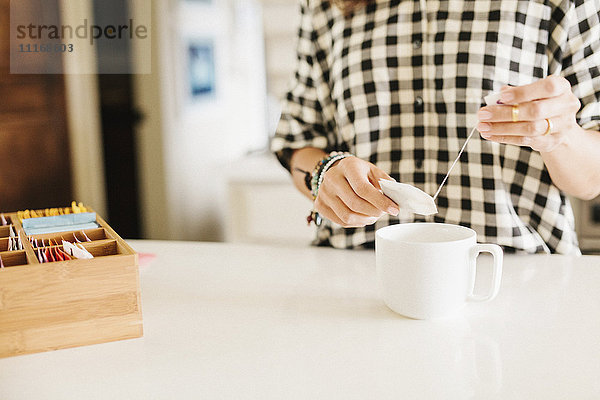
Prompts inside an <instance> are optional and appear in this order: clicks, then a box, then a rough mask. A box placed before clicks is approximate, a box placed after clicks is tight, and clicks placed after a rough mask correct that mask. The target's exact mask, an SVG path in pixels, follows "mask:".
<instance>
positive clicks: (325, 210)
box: [315, 199, 344, 225]
mask: <svg viewBox="0 0 600 400" xmlns="http://www.w3.org/2000/svg"><path fill="white" fill-rule="evenodd" d="M315 210H316V211H317V212H318V213H319V215H320V216H321V217H322V218H326V219H328V220H330V221H331V222H334V223H336V224H338V225H344V222H343V221H342V220H341V219H340V218H339V217H338V216H337V215H336V213H335V212H334V211H333V210H332V209H331V207H329V206H327V205H326V204H323V203H322V202H319V201H318V199H317V201H315Z"/></svg>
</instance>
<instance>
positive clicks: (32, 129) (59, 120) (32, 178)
mask: <svg viewBox="0 0 600 400" xmlns="http://www.w3.org/2000/svg"><path fill="white" fill-rule="evenodd" d="M28 1H31V0H19V2H18V3H17V4H24V3H26V2H28ZM47 1H48V2H50V3H54V4H55V5H56V7H58V4H57V3H58V2H57V0H47ZM9 22H10V0H0V210H1V211H15V210H20V209H24V208H40V207H42V208H46V207H51V206H65V205H67V204H69V203H70V201H71V200H72V199H71V173H70V161H69V141H68V132H67V125H66V108H65V107H66V106H65V87H64V79H63V76H62V75H16V74H10V54H9V51H10V47H9V46H10V31H9V29H10V23H9Z"/></svg>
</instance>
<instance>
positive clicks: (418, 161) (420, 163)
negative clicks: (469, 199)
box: [415, 158, 423, 169]
mask: <svg viewBox="0 0 600 400" xmlns="http://www.w3.org/2000/svg"><path fill="white" fill-rule="evenodd" d="M415 166H416V167H417V169H421V168H423V160H422V159H420V158H419V159H417V160H415Z"/></svg>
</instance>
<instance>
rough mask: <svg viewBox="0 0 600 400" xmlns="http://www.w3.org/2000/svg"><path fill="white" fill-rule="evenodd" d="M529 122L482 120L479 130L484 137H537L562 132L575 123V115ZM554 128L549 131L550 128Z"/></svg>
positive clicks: (478, 126)
mask: <svg viewBox="0 0 600 400" xmlns="http://www.w3.org/2000/svg"><path fill="white" fill-rule="evenodd" d="M548 119H549V120H550V123H549V122H548V121H547V120H546V119H542V120H538V121H529V122H480V123H479V124H478V125H477V130H478V131H479V133H480V134H481V136H482V137H484V138H486V139H487V138H489V137H490V136H498V135H500V136H525V137H536V136H543V135H548V134H550V133H554V132H560V131H563V130H567V129H569V127H570V126H571V125H572V124H573V117H572V116H566V117H554V118H548ZM549 127H551V128H552V129H551V130H550V132H548V128H549Z"/></svg>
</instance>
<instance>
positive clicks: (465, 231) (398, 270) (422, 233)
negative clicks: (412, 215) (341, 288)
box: [375, 223, 502, 319]
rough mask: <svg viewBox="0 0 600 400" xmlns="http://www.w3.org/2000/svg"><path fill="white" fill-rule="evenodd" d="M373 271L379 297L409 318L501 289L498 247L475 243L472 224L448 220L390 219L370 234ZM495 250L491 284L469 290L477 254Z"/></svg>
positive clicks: (446, 311) (435, 314) (437, 313)
mask: <svg viewBox="0 0 600 400" xmlns="http://www.w3.org/2000/svg"><path fill="white" fill-rule="evenodd" d="M375 236H376V238H375V251H376V259H377V261H376V262H377V275H378V278H379V282H380V287H381V291H382V295H383V300H384V302H385V303H386V304H387V306H388V307H389V308H391V309H392V310H393V311H395V312H397V313H399V314H401V315H404V316H406V317H410V318H414V319H431V318H440V317H445V316H449V315H452V314H454V313H456V312H457V311H459V310H460V309H461V308H462V307H463V306H464V305H465V303H466V302H467V301H478V302H485V301H490V300H492V299H493V298H494V297H496V295H497V294H498V291H499V290H500V280H501V277H502V249H501V248H500V246H497V245H495V244H477V234H476V233H475V231H474V230H472V229H469V228H466V227H463V226H459V225H450V224H434V223H411V224H400V225H390V226H387V227H385V228H382V229H379V230H378V231H377V232H376V234H375ZM481 252H489V253H491V254H492V255H493V256H494V270H493V275H492V280H493V282H492V287H491V290H490V292H489V293H488V294H487V295H484V296H482V295H474V294H473V290H474V286H475V274H476V264H477V262H476V260H477V256H478V255H479V253H481Z"/></svg>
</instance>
